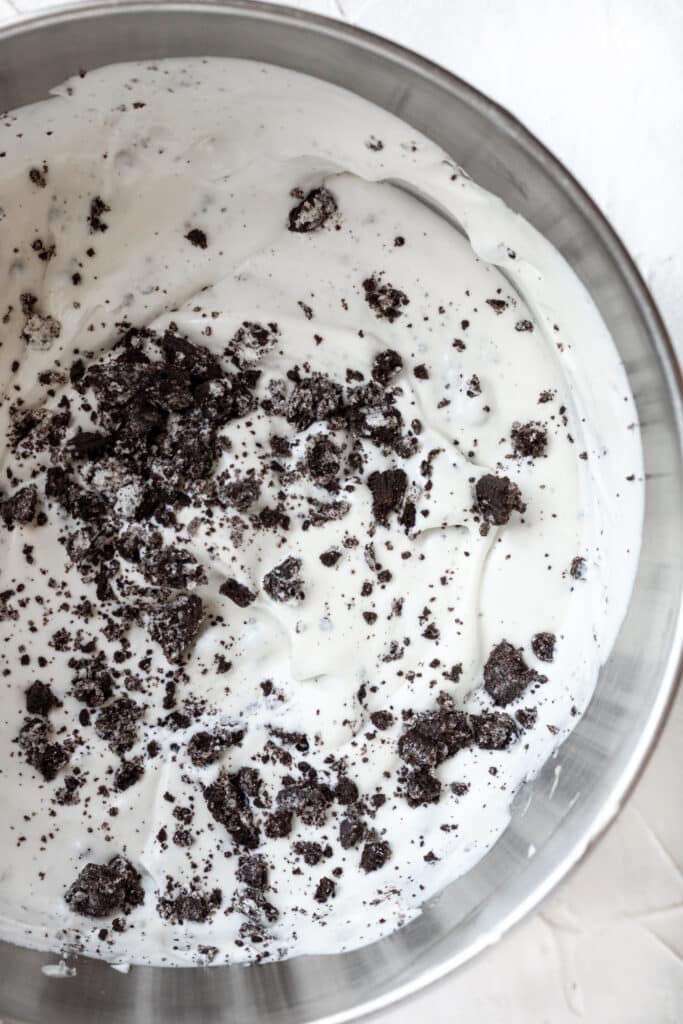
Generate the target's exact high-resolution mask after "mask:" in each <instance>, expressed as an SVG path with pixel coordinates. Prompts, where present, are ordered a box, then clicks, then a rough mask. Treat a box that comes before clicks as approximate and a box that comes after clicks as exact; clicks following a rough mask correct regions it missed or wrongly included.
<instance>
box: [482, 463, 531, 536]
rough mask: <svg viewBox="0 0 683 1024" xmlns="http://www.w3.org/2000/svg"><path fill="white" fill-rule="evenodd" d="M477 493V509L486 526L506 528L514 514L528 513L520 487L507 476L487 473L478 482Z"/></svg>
mask: <svg viewBox="0 0 683 1024" xmlns="http://www.w3.org/2000/svg"><path fill="white" fill-rule="evenodd" d="M475 493H476V499H477V509H478V511H479V514H480V515H481V517H482V519H483V520H484V524H483V525H484V526H487V525H488V524H493V525H494V526H505V524H506V523H508V522H509V521H510V516H511V515H512V513H513V512H519V513H520V514H523V513H524V512H526V505H525V503H524V501H523V500H522V495H521V492H520V489H519V487H518V486H517V484H513V483H512V481H511V480H510V479H509V477H507V476H494V475H493V474H492V473H486V474H485V475H484V476H482V477H480V478H479V480H477V484H476V487H475Z"/></svg>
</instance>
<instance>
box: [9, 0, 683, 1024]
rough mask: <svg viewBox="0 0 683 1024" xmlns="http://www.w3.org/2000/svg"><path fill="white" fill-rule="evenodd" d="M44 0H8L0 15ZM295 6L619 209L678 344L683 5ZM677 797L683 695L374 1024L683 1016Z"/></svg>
mask: <svg viewBox="0 0 683 1024" xmlns="http://www.w3.org/2000/svg"><path fill="white" fill-rule="evenodd" d="M45 6H47V4H46V3H44V2H43V0H0V22H2V21H5V20H9V19H12V18H16V17H19V16H20V15H21V14H24V13H31V12H33V11H35V10H38V9H41V8H43V7H45ZM293 6H297V7H302V8H305V9H308V10H313V11H316V12H317V13H319V14H327V15H329V16H331V17H337V18H341V19H344V20H347V21H350V22H353V23H356V24H358V25H360V26H362V27H364V28H367V29H370V30H371V31H373V32H377V33H379V34H381V35H384V36H388V37H389V38H391V39H394V40H395V41H396V42H399V43H403V44H404V45H405V46H409V47H411V48H412V49H414V50H418V51H419V52H421V53H423V54H424V55H425V56H427V57H430V58H431V59H432V60H435V61H437V62H438V63H439V64H442V65H444V66H445V67H447V68H449V69H451V70H453V71H455V72H456V73H457V74H459V75H460V76H461V77H463V78H465V79H467V80H468V81H470V82H472V83H473V84H474V85H476V86H478V87H479V88H480V89H482V90H483V91H484V92H485V93H487V94H488V95H489V96H491V97H492V98H493V99H495V100H497V101H498V102H499V103H502V104H503V105H504V106H506V107H508V109H509V110H511V111H512V112H513V113H514V114H516V115H517V116H518V117H519V118H520V119H521V120H522V121H523V122H524V123H525V124H526V125H527V126H528V127H529V128H530V129H531V130H532V131H533V132H534V133H535V134H536V135H537V136H538V137H539V138H540V139H541V140H542V141H543V142H544V143H545V144H546V145H547V146H549V147H550V149H552V150H553V152H554V153H555V154H556V155H557V156H558V157H559V158H560V159H561V160H562V161H563V162H564V163H565V164H566V165H567V167H568V168H569V169H570V170H571V171H572V172H573V173H574V174H575V175H576V177H577V178H578V179H579V181H580V182H581V183H582V184H583V185H584V186H585V188H586V189H587V190H588V192H589V193H590V194H591V195H592V196H593V198H594V199H595V200H596V201H597V203H598V205H599V206H600V207H601V208H602V209H603V211H604V212H605V213H606V214H607V216H608V217H609V219H610V220H611V221H612V224H613V225H614V226H615V228H616V229H617V231H618V232H619V234H620V235H621V237H622V239H623V240H624V242H625V243H626V245H627V247H628V248H629V249H630V251H631V253H632V255H633V256H634V257H635V259H636V262H637V263H638V265H639V267H640V270H641V272H642V273H643V276H644V277H645V279H646V281H647V282H648V284H649V286H650V288H651V289H652V291H653V293H654V296H655V298H656V300H657V302H658V303H659V306H660V309H661V311H662V313H663V315H664V318H665V320H666V322H667V324H668V327H669V330H670V331H671V333H672V335H673V336H674V341H675V342H676V343H677V346H678V351H679V353H681V354H682V355H683V241H682V239H683V195H682V194H683V0H566V2H565V0H294V3H293ZM454 155H455V156H456V157H457V153H456V154H454ZM682 518H683V513H682ZM682 793H683V694H681V695H679V699H678V702H677V705H676V707H675V709H674V712H673V714H672V716H671V718H670V720H669V723H668V725H667V728H666V730H665V733H664V736H663V737H662V739H661V741H660V744H659V746H658V748H657V751H656V753H655V755H654V757H653V759H652V761H651V763H650V765H649V767H648V769H647V771H646V773H645V775H644V777H643V778H642V780H641V782H640V784H639V786H638V788H637V790H636V792H635V793H634V795H633V796H632V798H631V800H630V801H629V803H628V805H627V806H626V808H625V809H624V810H623V811H622V813H621V815H620V817H619V819H618V820H617V822H616V824H615V825H614V826H613V827H612V828H611V829H610V831H609V832H608V834H607V835H606V836H605V838H604V839H603V840H602V841H601V842H600V844H599V845H598V847H597V848H596V849H595V850H593V852H592V853H591V854H590V855H589V857H588V858H587V859H586V861H585V862H584V863H583V864H582V865H581V867H580V868H578V869H577V870H576V871H575V872H574V874H573V875H572V877H571V878H570V879H569V880H568V881H566V882H565V883H564V884H563V885H562V886H561V887H560V889H559V890H558V891H557V893H556V894H555V895H554V896H553V897H552V898H551V899H549V900H547V901H546V902H545V903H544V905H543V907H542V909H541V910H540V911H539V912H538V913H537V914H536V915H535V916H534V917H532V918H531V919H529V920H527V921H526V922H524V923H523V924H521V925H520V926H518V927H517V928H516V929H514V930H513V931H512V932H511V933H510V934H509V935H507V936H506V937H505V938H504V939H503V940H502V941H501V942H500V943H498V945H497V946H495V947H494V948H492V949H490V950H488V951H487V952H486V953H484V954H483V955H482V956H480V957H479V958H478V959H477V960H475V961H474V962H473V963H472V964H469V965H468V966H466V967H464V968H463V969H462V970H460V971H458V972H456V974H454V975H452V976H451V977H449V978H447V979H445V980H444V981H443V982H441V983H440V984H438V985H436V986H435V987H433V988H431V989H429V990H428V991H427V992H424V993H422V994H420V995H419V996H417V997H415V998H414V999H412V1000H410V1001H409V1002H408V1003H405V1004H402V1005H401V1006H399V1007H398V1008H396V1009H393V1010H391V1011H388V1012H386V1013H384V1014H382V1015H380V1016H379V1017H378V1018H377V1019H376V1024H413V1021H414V1020H416V1019H418V1020H423V1019H427V1018H429V1019H430V1021H434V1022H435V1024H441V1022H446V1021H451V1020H453V1021H454V1022H457V1024H683V795H682ZM46 1024H49V1022H46Z"/></svg>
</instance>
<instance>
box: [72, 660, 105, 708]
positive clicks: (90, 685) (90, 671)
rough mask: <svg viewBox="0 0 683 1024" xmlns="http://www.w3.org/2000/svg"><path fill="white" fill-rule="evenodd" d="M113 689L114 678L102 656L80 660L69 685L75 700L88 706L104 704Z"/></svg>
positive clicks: (97, 706) (96, 706) (95, 706)
mask: <svg viewBox="0 0 683 1024" xmlns="http://www.w3.org/2000/svg"><path fill="white" fill-rule="evenodd" d="M113 691H114V680H113V678H112V675H111V672H109V670H108V669H107V668H106V666H105V664H104V658H103V657H102V656H99V657H97V658H91V659H90V660H84V661H81V662H80V663H79V664H78V665H77V674H76V676H75V678H74V681H73V684H72V687H71V692H72V693H73V695H74V697H75V698H76V700H79V701H81V702H82V703H83V704H85V705H86V706H87V707H89V708H99V707H101V706H102V705H103V704H106V702H107V701H108V700H109V698H110V697H111V695H112V693H113Z"/></svg>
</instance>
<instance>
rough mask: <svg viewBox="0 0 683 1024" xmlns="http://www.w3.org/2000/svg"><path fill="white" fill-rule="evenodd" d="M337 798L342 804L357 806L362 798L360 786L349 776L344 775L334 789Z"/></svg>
mask: <svg viewBox="0 0 683 1024" xmlns="http://www.w3.org/2000/svg"><path fill="white" fill-rule="evenodd" d="M334 795H335V798H336V799H337V800H338V801H339V803H340V804H346V805H348V804H355V803H356V801H357V800H358V797H359V796H360V794H359V792H358V786H357V785H356V783H355V782H354V781H353V779H350V778H349V777H348V776H347V775H342V776H341V778H340V779H339V782H338V783H337V785H336V786H335V787H334Z"/></svg>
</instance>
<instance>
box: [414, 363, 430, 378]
mask: <svg viewBox="0 0 683 1024" xmlns="http://www.w3.org/2000/svg"><path fill="white" fill-rule="evenodd" d="M413 373H414V374H415V376H416V377H417V379H418V380H429V370H428V369H427V367H426V366H425V364H424V363H420V364H419V365H418V366H414V367H413Z"/></svg>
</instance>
